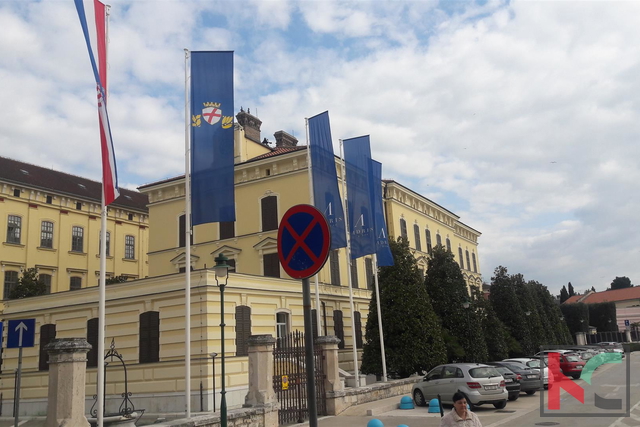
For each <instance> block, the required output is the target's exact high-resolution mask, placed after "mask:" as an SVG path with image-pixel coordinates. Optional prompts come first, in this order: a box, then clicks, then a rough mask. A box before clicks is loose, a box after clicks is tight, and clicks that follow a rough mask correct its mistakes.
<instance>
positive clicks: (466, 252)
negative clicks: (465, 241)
mask: <svg viewBox="0 0 640 427" xmlns="http://www.w3.org/2000/svg"><path fill="white" fill-rule="evenodd" d="M464 252H465V255H466V258H467V270H471V263H470V262H469V251H467V250H465V251H464Z"/></svg>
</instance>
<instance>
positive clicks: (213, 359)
mask: <svg viewBox="0 0 640 427" xmlns="http://www.w3.org/2000/svg"><path fill="white" fill-rule="evenodd" d="M217 356H218V353H211V359H212V361H213V388H212V393H211V394H212V395H213V412H216V357H217Z"/></svg>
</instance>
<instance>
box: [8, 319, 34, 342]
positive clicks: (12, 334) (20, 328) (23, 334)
mask: <svg viewBox="0 0 640 427" xmlns="http://www.w3.org/2000/svg"><path fill="white" fill-rule="evenodd" d="M35 336H36V319H18V320H9V330H8V331H7V348H24V347H33V346H34V342H35Z"/></svg>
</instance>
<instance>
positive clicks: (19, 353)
mask: <svg viewBox="0 0 640 427" xmlns="http://www.w3.org/2000/svg"><path fill="white" fill-rule="evenodd" d="M21 338H22V336H21ZM21 344H22V343H21ZM16 375H17V376H18V378H17V381H16V383H17V384H16V395H15V396H14V400H15V403H16V404H15V408H16V413H15V414H14V420H13V425H14V426H17V425H19V424H18V421H19V420H18V418H19V417H20V381H21V379H22V347H20V348H19V349H18V372H17V374H16Z"/></svg>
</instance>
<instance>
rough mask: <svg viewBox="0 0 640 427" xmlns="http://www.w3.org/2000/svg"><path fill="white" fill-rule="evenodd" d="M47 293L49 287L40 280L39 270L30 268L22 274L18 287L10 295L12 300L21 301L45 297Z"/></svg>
mask: <svg viewBox="0 0 640 427" xmlns="http://www.w3.org/2000/svg"><path fill="white" fill-rule="evenodd" d="M46 293H47V286H46V285H45V284H44V283H43V282H42V281H41V280H40V278H39V276H38V270H36V269H35V268H28V269H26V270H25V271H23V272H22V276H21V277H20V279H18V285H17V286H16V287H14V288H13V290H12V291H11V293H10V294H9V298H10V299H20V298H28V297H34V296H38V295H44V294H46Z"/></svg>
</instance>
